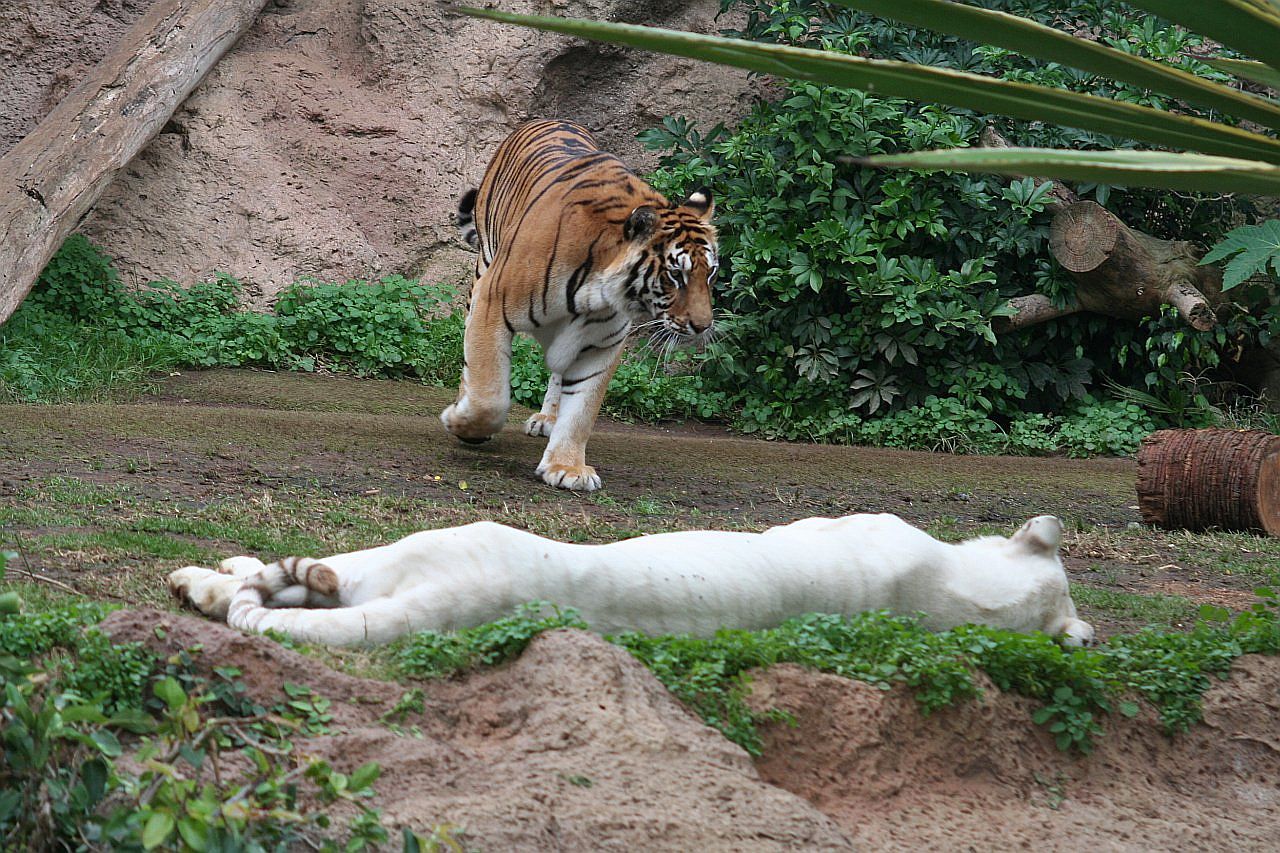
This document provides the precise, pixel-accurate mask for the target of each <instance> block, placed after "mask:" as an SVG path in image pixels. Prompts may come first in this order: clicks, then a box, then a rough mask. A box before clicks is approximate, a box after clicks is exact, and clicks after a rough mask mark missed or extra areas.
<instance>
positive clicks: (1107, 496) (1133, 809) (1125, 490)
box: [0, 371, 1280, 851]
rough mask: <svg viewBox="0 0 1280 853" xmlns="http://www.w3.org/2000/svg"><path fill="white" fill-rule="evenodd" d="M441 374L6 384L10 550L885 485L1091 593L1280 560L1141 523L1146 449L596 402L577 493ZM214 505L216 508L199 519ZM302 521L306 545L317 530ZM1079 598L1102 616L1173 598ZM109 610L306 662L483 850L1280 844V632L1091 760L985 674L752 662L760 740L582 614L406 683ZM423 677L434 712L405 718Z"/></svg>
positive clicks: (585, 511) (154, 584)
mask: <svg viewBox="0 0 1280 853" xmlns="http://www.w3.org/2000/svg"><path fill="white" fill-rule="evenodd" d="M450 397H451V392H450V391H448V390H445V389H438V388H424V387H421V386H417V385H414V384H411V383H406V382H399V383H392V382H362V381H355V380H345V379H336V378H332V377H319V376H300V375H286V374H272V373H258V372H246V371H216V372H210V373H196V374H188V375H183V376H175V377H172V378H171V379H170V380H169V381H167V382H165V383H164V385H163V387H162V388H161V389H160V390H159V392H158V393H156V394H155V395H153V396H151V397H149V398H147V399H144V400H142V401H140V402H136V403H132V404H118V405H78V406H56V407H18V406H8V407H0V424H3V430H2V431H0V547H17V548H20V549H21V550H22V554H23V556H22V560H21V562H20V563H19V564H18V567H17V568H18V569H19V571H18V572H15V573H14V574H15V575H18V576H19V577H20V576H21V573H22V572H25V571H31V572H35V573H37V574H39V575H42V576H43V577H44V578H46V579H48V581H51V582H53V583H54V584H61V585H65V586H69V587H72V588H75V589H77V590H79V591H81V592H84V593H87V594H89V595H91V596H94V597H102V598H115V599H119V600H124V601H126V602H127V603H129V604H130V605H131V606H135V607H137V606H139V605H146V604H149V603H154V604H161V603H163V602H164V601H165V599H164V597H163V595H164V594H163V583H162V579H163V576H164V574H165V573H167V572H168V571H169V570H170V569H172V568H174V567H175V566H177V565H182V564H185V563H186V562H189V561H190V560H191V557H190V554H191V553H201V554H209V555H225V554H228V553H246V552H251V551H254V550H256V551H257V552H258V553H259V554H260V555H262V556H264V557H269V556H279V554H269V553H267V552H268V551H270V550H271V549H273V548H274V549H276V550H283V549H289V550H295V551H296V550H298V549H300V548H306V547H310V548H314V549H317V550H322V549H323V548H324V547H333V548H334V549H335V550H336V549H337V546H338V544H339V543H341V544H344V545H351V544H353V543H354V544H355V545H356V546H360V547H363V546H365V545H372V544H375V543H376V542H378V541H385V540H386V538H387V537H388V536H391V535H399V532H400V531H407V530H412V529H417V528H422V527H430V526H439V525H444V524H455V523H460V522H463V521H469V520H475V519H477V518H492V519H495V520H499V521H503V522H506V523H509V524H515V525H518V526H523V527H527V528H529V529H534V530H536V531H537V532H540V533H545V534H549V535H559V536H565V537H569V538H575V539H578V540H596V539H608V538H616V537H618V536H625V535H633V534H635V533H639V532H650V531H655V530H665V529H679V528H690V527H714V526H720V527H742V528H760V527H764V526H767V525H770V524H774V523H779V522H787V521H791V520H794V519H796V518H800V517H804V516H809V515H815V514H836V513H849V512H859V511H890V512H895V513H898V514H900V515H902V516H903V517H905V518H907V519H909V520H911V521H913V522H915V523H918V524H921V525H923V526H925V527H927V528H928V529H930V530H931V531H932V532H934V533H935V534H937V535H941V536H944V537H947V538H952V539H955V538H961V537H964V536H968V535H972V534H975V533H987V532H1003V533H1007V532H1009V531H1010V530H1012V529H1013V528H1014V527H1016V526H1017V525H1018V524H1020V523H1021V522H1022V521H1024V520H1025V519H1026V518H1027V517H1029V516H1033V515H1037V514H1041V513H1054V514H1056V515H1059V516H1061V517H1062V518H1064V519H1065V520H1066V522H1067V525H1068V528H1069V535H1068V542H1067V549H1066V550H1067V556H1066V562H1067V565H1068V571H1069V573H1070V575H1071V577H1072V580H1073V583H1074V584H1075V585H1076V589H1077V591H1078V592H1077V594H1078V595H1083V594H1084V593H1087V592H1093V593H1095V594H1101V593H1106V594H1112V593H1116V594H1118V593H1134V594H1139V595H1145V596H1161V595H1163V596H1178V597H1180V598H1177V599H1176V601H1178V602H1183V603H1185V602H1186V601H1190V602H1192V603H1214V604H1220V605H1223V606H1228V607H1233V608H1242V607H1246V606H1248V604H1249V603H1250V602H1251V601H1252V596H1251V594H1250V592H1249V590H1250V588H1251V587H1252V586H1253V585H1254V584H1255V583H1257V580H1258V578H1259V577H1260V576H1266V575H1267V574H1268V573H1275V572H1276V571H1280V565H1278V564H1277V556H1278V554H1277V549H1276V547H1275V544H1274V542H1273V541H1271V540H1264V539H1260V538H1258V537H1251V536H1246V535H1224V534H1213V535H1193V534H1185V533H1169V532H1161V531H1155V530H1151V529H1148V528H1143V527H1141V526H1139V525H1138V521H1139V518H1138V513H1137V509H1136V506H1135V505H1134V501H1135V498H1134V492H1133V481H1134V473H1135V470H1134V465H1133V463H1132V461H1130V460H1114V459H1111V460H1069V459H1021V458H992V457H958V456H947V455H942V454H928V453H909V452H897V451H890V450H878V449H867V448H842V447H822V446H812V445H800V444H784V443H776V442H765V441H759V440H751V439H747V438H742V437H740V436H734V435H731V434H729V433H727V432H725V431H724V430H722V429H719V428H717V427H714V426H705V425H695V426H691V427H690V426H678V427H670V428H661V427H659V428H652V427H637V426H632V425H627V424H616V423H607V422H602V423H601V424H600V425H599V428H598V430H597V433H596V436H595V437H594V439H593V441H592V444H591V451H590V453H591V457H592V460H593V461H594V463H595V464H596V465H597V466H598V468H599V469H600V472H601V474H602V476H603V477H604V480H605V485H606V488H605V490H604V491H603V492H602V493H600V494H597V495H593V496H589V497H584V496H580V495H573V494H569V493H565V492H561V491H558V490H554V489H551V488H548V487H546V486H544V485H542V484H541V483H540V482H539V481H538V480H537V479H536V478H535V477H534V476H533V467H534V465H535V464H536V461H537V459H538V456H539V455H540V452H541V444H540V442H539V441H537V440H534V439H530V438H527V437H525V436H524V435H522V434H520V433H519V431H518V430H514V429H509V430H508V431H506V432H505V433H504V434H503V435H501V436H499V437H498V438H497V439H496V440H494V441H492V442H490V443H488V444H485V445H482V446H480V447H470V446H464V445H460V444H458V443H457V442H455V441H453V440H452V439H451V438H450V437H448V436H447V435H446V434H445V433H444V431H443V428H442V427H441V426H440V424H439V422H438V420H437V419H436V415H437V413H438V412H439V411H440V409H441V408H442V407H443V405H445V404H446V403H447V402H448V401H449V399H450ZM525 414H526V413H525V412H523V411H516V412H513V414H512V423H513V424H515V423H518V422H519V421H520V420H522V419H523V417H524V416H525ZM228 508H230V509H228ZM233 510H234V511H233ZM193 519H194V520H196V521H199V522H201V523H202V524H204V525H205V526H203V527H201V526H199V525H196V526H190V525H188V526H184V524H187V523H188V522H191V521H192V520H193ZM233 522H234V523H233ZM259 528H261V529H259ZM307 532H315V534H316V536H317V538H316V540H314V541H315V543H316V544H312V545H309V546H308V545H305V544H302V545H299V544H297V543H298V542H303V543H305V542H306V541H310V540H300V539H297V538H296V537H297V536H299V535H301V534H303V533H307ZM291 536H292V537H294V538H292V539H291V538H289V537H291ZM104 537H108V538H104ZM109 537H114V538H113V539H111V538H109ZM131 537H132V538H131ZM147 537H152V538H150V539H148V538H147ZM262 537H265V538H262ZM255 541H260V542H266V543H275V544H274V545H267V544H259V545H257V546H254V545H252V544H251V543H253V542H255ZM1098 600H1099V601H1100V600H1101V599H1098ZM1143 600H1144V601H1145V600H1146V599H1143ZM1152 600H1155V599H1152ZM1082 609H1083V611H1084V616H1085V618H1088V619H1091V620H1092V621H1094V622H1095V623H1097V624H1098V625H1099V626H1100V627H1101V628H1102V630H1103V633H1104V634H1105V633H1107V632H1114V631H1116V630H1121V629H1131V628H1134V627H1137V626H1138V625H1141V624H1144V623H1145V622H1148V621H1152V620H1151V618H1150V614H1146V613H1142V612H1134V613H1126V612H1125V611H1124V610H1123V608H1119V609H1118V608H1116V607H1115V606H1103V605H1102V604H1099V605H1096V606H1090V605H1086V606H1084V607H1083V608H1082ZM1174 612H1175V614H1177V613H1180V611H1177V610H1176V608H1175V611H1174ZM1178 618H1181V616H1178V615H1175V616H1174V617H1170V619H1169V620H1168V621H1169V623H1171V624H1174V625H1176V624H1179V623H1178V622H1177V619H1178ZM1157 621H1158V620H1157ZM104 625H105V627H106V629H107V630H108V631H109V632H111V633H112V634H113V635H114V636H115V637H116V638H118V639H119V640H138V641H142V642H145V643H147V644H149V645H150V646H152V647H153V648H155V649H156V650H157V651H160V652H164V653H171V652H173V651H175V650H176V649H178V648H182V647H190V646H197V645H198V646H200V647H202V649H203V652H202V653H201V661H202V663H201V665H202V666H208V667H212V666H227V665H230V666H236V667H239V668H240V669H241V670H242V672H243V673H244V676H243V677H244V682H245V684H246V685H247V687H248V689H249V691H250V693H251V695H253V696H254V697H255V698H258V699H260V700H261V701H263V702H264V703H265V704H270V703H271V702H274V701H276V698H278V697H279V693H280V690H281V687H282V685H283V683H284V682H286V681H290V682H296V683H303V684H307V685H310V686H311V687H312V688H313V689H315V690H316V691H317V692H318V693H319V694H321V695H323V696H325V697H327V698H329V699H330V700H331V701H332V703H333V705H332V708H331V710H332V713H333V714H334V720H335V722H334V731H333V732H332V733H331V734H330V735H326V736H322V737H319V738H315V739H314V743H313V744H310V745H313V746H314V748H315V750H316V752H317V754H318V755H320V756H321V757H325V758H328V759H329V760H330V761H331V762H332V763H334V764H335V765H336V766H337V767H338V768H339V769H348V770H349V769H354V768H355V767H356V766H358V765H360V764H363V763H364V762H366V761H378V762H379V763H380V764H381V765H382V767H383V776H382V779H381V780H380V782H379V784H378V790H379V792H380V793H379V799H378V802H377V805H378V806H379V807H380V808H382V809H383V811H384V814H385V816H386V817H387V818H388V820H389V822H390V823H392V824H397V825H408V826H413V827H414V828H416V829H418V830H430V828H431V827H433V826H436V825H441V824H446V825H452V826H456V827H461V828H462V830H464V832H463V835H462V836H461V838H462V840H463V841H464V843H465V845H466V846H467V849H487V850H516V849H519V850H587V849H590V850H598V849H606V850H607V849H620V850H622V849H625V850H700V851H701V850H707V851H719V850H744V851H757V850H783V849H789V850H827V849H854V848H870V849H893V850H916V849H927V848H929V847H937V848H942V849H1010V848H1035V849H1044V850H1078V849H1082V848H1089V847H1096V848H1102V849H1109V850H1148V849H1168V848H1173V847H1184V846H1189V847H1194V848H1196V849H1220V850H1228V849H1231V850H1238V849H1251V850H1252V849H1257V850H1264V849H1277V848H1278V847H1280V831H1278V830H1277V829H1276V827H1277V826H1280V823H1277V818H1280V785H1277V783H1276V781H1275V780H1276V779H1277V778H1280V660H1277V659H1263V658H1245V659H1242V660H1241V661H1239V662H1238V664H1237V665H1236V666H1235V667H1234V669H1233V670H1232V673H1231V677H1230V680H1229V681H1225V682H1222V683H1218V684H1216V685H1215V686H1214V687H1213V688H1212V689H1211V690H1210V691H1209V693H1208V694H1207V696H1206V700H1205V711H1206V713H1205V722H1204V723H1203V724H1201V725H1199V726H1197V727H1196V728H1195V729H1194V730H1193V731H1192V732H1190V733H1189V734H1186V735H1182V736H1179V737H1178V738H1176V739H1170V738H1168V737H1166V736H1165V735H1163V734H1161V733H1160V730H1159V726H1158V724H1157V723H1156V721H1155V720H1154V719H1151V718H1150V717H1149V716H1139V717H1138V718H1136V719H1134V720H1126V719H1122V718H1120V717H1119V716H1118V715H1117V716H1116V717H1115V718H1114V719H1110V720H1108V726H1107V728H1108V731H1107V734H1106V735H1105V736H1104V737H1103V738H1102V739H1101V740H1100V741H1099V746H1098V751H1097V752H1096V753H1095V754H1094V755H1092V756H1090V757H1088V758H1079V757H1072V756H1069V755H1066V754H1064V753H1061V752H1059V751H1058V750H1057V749H1056V748H1055V747H1054V746H1053V744H1052V743H1051V741H1050V740H1049V739H1048V737H1047V735H1046V734H1045V733H1044V732H1043V731H1042V730H1041V729H1039V728H1038V727H1035V726H1033V725H1032V724H1031V722H1030V719H1029V717H1030V714H1031V712H1032V707H1031V705H1030V703H1029V702H1028V701H1027V700H1025V699H1022V698H1020V697H1016V696H1011V695H1004V694H1002V693H1000V691H998V690H996V689H995V688H994V687H992V686H990V685H987V686H986V690H985V691H984V695H983V697H982V698H981V699H980V700H978V701H974V702H967V703H964V704H962V705H960V706H957V707H954V708H950V709H946V710H943V711H940V712H937V713H935V714H934V715H932V716H930V717H928V718H925V717H923V716H921V714H920V712H919V710H918V707H917V705H916V703H915V701H914V700H913V699H912V698H911V697H910V695H909V694H908V693H907V692H905V691H904V690H903V689H901V688H894V689H892V690H889V691H882V690H880V689H878V688H877V687H873V686H869V685H865V684H859V683H855V682H851V681H847V680H844V679H840V678H837V677H835V676H830V675H823V674H817V673H809V672H805V671H803V670H800V669H798V668H795V667H791V666H782V667H776V668H774V669H771V670H769V671H767V672H763V673H757V674H756V677H755V679H754V683H753V698H752V701H753V702H755V703H757V706H758V707H761V708H765V707H778V708H782V709H785V710H787V711H789V712H790V713H791V714H792V715H793V717H794V718H795V725H794V726H789V725H785V724H777V725H771V726H769V727H767V728H766V729H765V730H764V735H765V742H766V746H765V750H764V755H763V757H762V758H761V759H759V760H757V761H755V762H752V761H751V759H750V758H749V757H748V756H747V755H746V753H744V752H743V751H742V750H740V749H739V748H738V747H736V746H734V745H733V744H731V743H729V742H728V741H726V740H724V739H723V738H722V737H720V735H719V734H718V733H716V732H714V731H713V730H711V729H709V728H707V727H705V726H703V725H702V724H701V723H700V722H698V721H697V720H696V719H695V718H694V717H693V716H692V715H691V714H690V713H689V712H688V711H687V710H686V709H684V708H683V707H682V706H680V704H679V703H678V702H676V701H675V700H674V699H672V698H671V697H670V695H669V694H667V693H666V691H665V690H663V689H662V688H661V686H660V685H659V684H658V682H657V681H656V680H655V679H654V678H653V677H652V675H651V674H650V673H649V672H648V671H647V670H645V669H644V668H643V667H642V666H641V665H640V664H638V663H637V662H635V661H634V660H633V659H631V658H630V657H629V656H628V655H626V654H625V653H624V652H622V651H621V650H619V649H617V648H615V647H613V646H610V645H608V644H606V643H604V642H603V641H601V640H600V639H598V638H596V637H593V636H592V635H589V634H583V633H579V632H569V631H562V632H554V633H552V634H548V635H544V636H543V637H541V638H539V639H537V640H535V641H534V643H533V644H532V645H531V646H530V648H529V649H528V650H527V651H526V652H525V653H524V655H523V656H521V657H520V658H519V659H517V660H515V661H513V662H511V663H510V664H507V665H505V666H502V667H498V668H495V669H491V670H487V671H482V672H477V673H473V674H471V675H469V676H467V677H464V678H460V679H456V680H449V681H441V682H430V683H425V684H422V685H403V684H392V683H389V682H383V681H374V680H369V679H363V678H355V677H353V676H351V675H344V674H341V673H338V672H336V671H334V670H331V669H329V668H328V667H327V666H326V665H325V664H324V663H323V662H321V661H320V660H318V659H317V658H315V657H308V656H302V655H298V654H296V653H294V652H291V651H288V650H286V649H283V648H282V647H280V646H278V645H277V644H275V643H273V642H271V641H269V640H266V639H263V638H258V637H246V636H243V635H240V634H238V633H236V632H233V631H230V630H228V629H227V628H226V627H225V626H221V625H216V624H213V623H210V622H207V621H205V620H201V619H198V618H194V617H191V616H187V615H182V614H178V613H174V612H172V611H155V610H126V611H120V612H117V613H115V614H113V615H112V616H111V617H109V619H108V621H107V622H106V623H104ZM157 626H160V627H163V628H164V629H165V630H163V631H157V630H156V628H157ZM335 659H336V660H338V662H339V663H341V664H343V665H347V664H349V661H348V660H345V659H341V658H335ZM415 686H417V687H421V688H422V689H423V690H424V694H425V706H424V707H425V710H424V711H422V712H421V713H417V712H411V713H410V714H409V715H407V716H406V717H405V718H404V719H401V720H399V721H398V723H397V725H391V724H389V722H388V721H387V720H386V719H384V715H385V714H386V713H387V712H388V711H389V710H391V708H392V707H393V706H394V705H395V704H396V702H397V700H399V699H400V698H401V697H402V696H403V695H404V693H405V691H406V690H408V689H410V688H411V687H415Z"/></svg>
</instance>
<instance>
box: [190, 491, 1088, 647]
mask: <svg viewBox="0 0 1280 853" xmlns="http://www.w3.org/2000/svg"><path fill="white" fill-rule="evenodd" d="M1061 541H1062V524H1061V523H1060V522H1059V521H1058V519H1056V518H1054V517H1053V516H1051V515H1042V516H1039V517H1037V518H1033V519H1031V520H1030V521H1028V522H1027V523H1026V524H1024V525H1023V526H1022V528H1021V529H1019V530H1018V531H1017V532H1016V533H1014V534H1013V536H1012V537H1010V538H1008V539H1005V538H1004V537H1001V536H987V537H982V538H978V539H972V540H970V541H968V542H963V543H961V544H958V545H952V544H947V543H944V542H940V541H938V540H937V539H934V538H933V537H932V536H930V535H929V534H927V533H925V532H924V531H922V530H919V529H917V528H915V527H912V526H911V525H910V524H908V523H906V522H905V521H903V520H902V519H900V518H898V517H897V516H894V515H887V514H885V515H849V516H845V517H844V518H836V519H830V518H807V519H804V520H802V521H797V522H794V523H792V524H787V525H783V526H780V527H773V528H770V529H768V530H766V531H764V532H763V533H739V532H725V531H711V530H694V531H684V532H677V533H662V534H657V535H652V536H640V537H637V538H635V539H627V540H624V541H621V542H614V543H611V544H607V545H573V544H566V543H563V542H556V541H553V540H550V539H545V538H543V537H541V536H536V535H534V534H532V533H526V532H524V531H521V530H516V529H514V528H511V527H506V526H504V525H501V524H496V523H494V522H487V521H482V522H478V523H475V524H468V525H466V526H463V527H453V528H444V529H440V530H425V531H422V532H421V533H415V534H413V535H411V536H407V537H405V538H404V539H401V540H400V541H399V542H395V543H393V544H391V545H384V546H382V547H379V548H370V549H368V550H365V551H355V552H353V553H350V554H339V555H337V556H334V557H327V558H325V559H324V560H323V561H322V562H321V561H316V560H312V559H307V558H299V557H289V558H286V559H284V560H281V561H280V562H278V563H272V564H271V565H264V564H263V563H262V562H260V561H259V560H256V559H254V558H252V557H233V558H231V559H229V560H225V561H223V563H222V567H221V569H220V570H218V571H211V570H209V569H202V568H198V567H195V566H191V567H188V568H185V569H178V570H177V571H175V572H173V573H172V574H170V575H169V588H170V590H171V591H172V592H173V594H174V595H175V596H177V597H178V598H179V599H180V600H182V601H183V602H185V603H187V604H190V605H192V606H194V607H195V608H196V609H198V610H199V611H200V612H202V613H204V614H205V615H207V616H212V617H215V618H218V619H226V620H227V622H228V623H229V624H230V625H231V626H232V627H234V628H239V629H242V630H247V631H266V630H268V629H274V630H276V631H280V632H281V633H283V634H286V635H288V636H290V637H292V638H294V639H296V640H300V641H305V642H319V643H332V644H335V645H356V644H364V643H385V642H388V641H390V640H394V639H396V638H397V637H401V636H404V635H406V634H410V633H412V632H414V631H421V630H426V629H431V630H436V631H447V630H456V629H459V628H466V627H470V626H473V625H478V624H482V623H484V622H489V621H492V620H494V619H498V618H501V617H502V616H504V615H507V614H508V613H510V612H511V611H512V610H513V609H514V608H515V607H517V606H518V605H520V604H523V603H525V602H528V601H553V602H556V603H558V604H560V605H564V606H569V607H574V608H577V609H578V610H579V611H580V612H581V614H582V617H583V618H584V619H585V620H586V621H587V622H588V623H589V624H590V625H591V627H592V628H593V630H596V631H599V632H601V633H605V634H616V633H621V632H624V631H642V632H645V633H648V634H671V633H689V634H696V635H704V636H705V635H710V634H712V633H714V632H715V631H716V630H717V629H718V628H721V627H730V628H745V629H759V628H766V627H771V626H774V625H777V624H779V623H781V622H783V621H785V620H786V619H788V618H791V617H793V616H798V615H801V614H804V613H812V612H819V613H843V614H854V613H859V612H861V611H865V610H879V609H886V610H890V611H892V612H894V613H901V614H910V613H917V612H918V613H921V614H923V624H924V625H925V626H926V627H928V628H930V629H933V630H941V629H945V628H950V627H954V626H956V625H961V624H965V623H979V624H985V625H990V626H993V627H997V628H1006V629H1010V630H1014V631H1044V632H1046V633H1050V634H1055V635H1062V636H1063V637H1064V641H1065V642H1066V643H1068V644H1071V645H1081V644H1086V643H1089V642H1091V641H1092V640H1093V628H1092V627H1091V626H1090V625H1089V624H1088V623H1087V622H1083V621H1081V620H1080V619H1079V618H1078V617H1077V615H1076V608H1075V604H1074V602H1072V600H1071V595H1070V593H1069V591H1068V588H1067V576H1066V573H1065V572H1064V571H1063V568H1062V562H1061V560H1060V559H1059V557H1058V547H1059V545H1060V544H1061Z"/></svg>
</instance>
